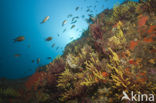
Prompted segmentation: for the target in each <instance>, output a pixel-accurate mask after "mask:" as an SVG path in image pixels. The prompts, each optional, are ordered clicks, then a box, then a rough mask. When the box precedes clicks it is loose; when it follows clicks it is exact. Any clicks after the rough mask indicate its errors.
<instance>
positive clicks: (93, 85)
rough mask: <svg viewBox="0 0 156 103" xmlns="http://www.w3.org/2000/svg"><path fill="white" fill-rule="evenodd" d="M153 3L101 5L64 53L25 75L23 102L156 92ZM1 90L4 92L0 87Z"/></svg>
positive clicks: (102, 101) (93, 102)
mask: <svg viewBox="0 0 156 103" xmlns="http://www.w3.org/2000/svg"><path fill="white" fill-rule="evenodd" d="M154 3H155V0H146V1H144V0H141V1H140V2H139V3H136V2H130V1H128V2H125V3H123V4H121V5H116V6H115V7H114V8H113V9H111V10H109V9H106V10H105V11H103V12H102V13H101V14H99V15H98V16H97V18H96V19H95V21H94V22H93V24H91V25H90V26H89V28H88V30H86V31H84V33H83V35H82V37H81V38H79V39H78V40H75V41H73V42H71V43H70V44H68V45H67V47H66V48H65V52H64V54H63V55H62V56H60V57H58V58H56V59H55V60H54V61H53V62H51V63H50V64H48V65H46V66H44V67H41V68H39V69H38V70H37V71H36V72H35V73H34V74H33V75H32V76H31V77H29V78H28V80H27V81H26V83H25V87H26V89H24V90H21V91H20V93H21V94H22V96H20V97H19V98H22V100H25V103H121V98H122V96H123V94H122V92H123V91H125V92H126V93H129V92H130V91H134V92H135V93H139V92H141V93H142V94H149V93H152V94H154V95H155V94H156V59H155V58H156V42H155V40H156V22H155V21H156V16H155V15H156V9H155V6H154ZM141 8H143V9H142V10H140V9H141ZM13 93H14V92H13ZM1 94H3V95H4V94H5V95H8V92H7V93H5V92H4V90H1V89H0V95H1ZM15 94H16V93H15ZM11 95H12V94H11ZM0 101H2V98H0ZM10 103H14V102H10ZM16 103H18V102H16ZM123 103H129V102H128V101H123Z"/></svg>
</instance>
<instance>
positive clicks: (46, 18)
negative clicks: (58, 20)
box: [40, 16, 50, 24]
mask: <svg viewBox="0 0 156 103" xmlns="http://www.w3.org/2000/svg"><path fill="white" fill-rule="evenodd" d="M49 18H50V16H47V17H45V19H44V20H43V21H42V22H41V23H40V24H43V23H45V22H46V21H47V20H49Z"/></svg>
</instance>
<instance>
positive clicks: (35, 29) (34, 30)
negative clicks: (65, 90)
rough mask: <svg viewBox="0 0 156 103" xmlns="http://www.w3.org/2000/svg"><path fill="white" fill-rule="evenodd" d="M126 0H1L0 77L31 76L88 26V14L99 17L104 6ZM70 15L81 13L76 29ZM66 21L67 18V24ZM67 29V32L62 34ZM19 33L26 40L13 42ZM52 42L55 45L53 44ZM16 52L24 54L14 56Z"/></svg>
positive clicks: (109, 6) (61, 51) (107, 6)
mask: <svg viewBox="0 0 156 103" xmlns="http://www.w3.org/2000/svg"><path fill="white" fill-rule="evenodd" d="M123 1H124V0H0V77H5V78H13V79H15V78H22V77H25V76H28V75H31V74H32V73H34V72H35V70H36V68H37V67H39V66H43V65H46V64H48V63H49V62H51V61H52V60H48V59H47V58H48V57H52V59H54V58H55V57H57V56H58V55H61V54H62V53H63V50H64V48H65V46H66V45H67V44H68V43H70V42H71V41H73V40H75V39H77V38H79V37H80V36H81V33H82V32H83V30H86V29H87V28H88V24H87V22H86V21H85V19H86V18H89V16H88V14H93V15H94V16H96V15H97V14H99V13H100V12H102V11H103V10H104V9H106V8H112V7H113V5H115V4H116V3H122V2H123ZM134 1H137V0H134ZM88 6H91V8H90V9H91V10H92V11H93V12H92V13H88V12H87V11H86V10H87V7H88ZM94 6H96V8H95V9H94ZM76 7H79V10H78V11H75V8H76ZM69 14H72V15H73V17H75V16H79V19H78V20H77V23H75V25H76V27H75V28H73V29H70V28H71V26H72V24H70V23H71V19H72V17H71V18H67V16H68V15H69ZM82 15H85V18H82ZM46 16H50V19H49V20H48V21H47V22H45V23H44V24H40V22H41V21H42V20H43V19H44V18H45V17H46ZM63 20H67V21H68V22H67V24H66V25H65V26H64V27H62V22H63ZM64 29H66V31H65V32H64V33H63V30H64ZM57 34H59V35H60V36H57ZM18 36H25V40H24V41H22V42H16V43H14V41H13V39H15V38H16V37H18ZM49 36H52V37H53V40H52V41H50V42H47V41H45V39H46V38H47V37H49ZM53 43H55V47H54V48H52V47H51V45H52V44H53ZM28 47H29V48H28ZM57 47H59V49H58V50H56V48H57ZM15 54H21V56H20V57H15V56H14V55H15ZM37 58H40V59H41V61H40V63H39V64H37V63H36V62H35V63H32V60H35V61H36V59H37Z"/></svg>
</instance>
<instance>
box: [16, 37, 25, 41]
mask: <svg viewBox="0 0 156 103" xmlns="http://www.w3.org/2000/svg"><path fill="white" fill-rule="evenodd" d="M23 40H25V37H24V36H19V37H17V38H16V39H14V42H21V41H23Z"/></svg>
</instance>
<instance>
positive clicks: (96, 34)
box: [90, 20, 103, 40]
mask: <svg viewBox="0 0 156 103" xmlns="http://www.w3.org/2000/svg"><path fill="white" fill-rule="evenodd" d="M90 32H91V35H92V36H93V38H94V39H95V40H97V39H102V37H103V36H102V35H103V31H102V29H101V26H100V24H99V21H98V20H97V21H96V23H94V24H91V25H90Z"/></svg>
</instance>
